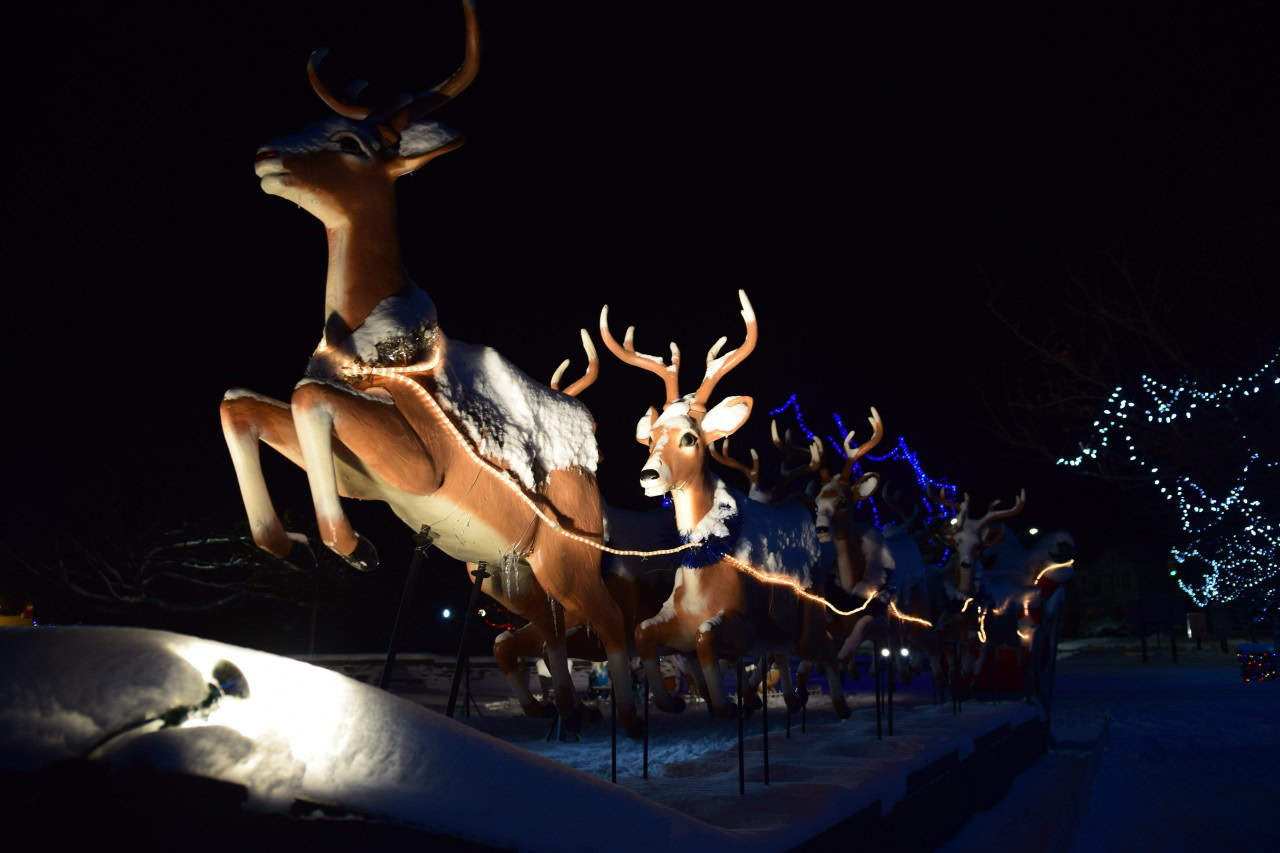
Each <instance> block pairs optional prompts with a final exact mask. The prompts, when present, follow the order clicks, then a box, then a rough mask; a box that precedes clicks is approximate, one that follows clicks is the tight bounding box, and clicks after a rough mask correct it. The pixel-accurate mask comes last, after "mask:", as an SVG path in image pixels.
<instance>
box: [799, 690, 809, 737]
mask: <svg viewBox="0 0 1280 853" xmlns="http://www.w3.org/2000/svg"><path fill="white" fill-rule="evenodd" d="M808 692H809V691H808V688H805V693H808ZM808 709H809V703H808V702H805V703H804V704H803V705H801V706H800V734H804V732H805V714H806V713H807V712H808Z"/></svg>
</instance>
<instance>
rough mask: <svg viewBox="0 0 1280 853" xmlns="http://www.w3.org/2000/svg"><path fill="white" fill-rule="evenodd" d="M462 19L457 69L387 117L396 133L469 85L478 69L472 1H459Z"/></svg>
mask: <svg viewBox="0 0 1280 853" xmlns="http://www.w3.org/2000/svg"><path fill="white" fill-rule="evenodd" d="M462 18H463V21H464V22H465V24H466V52H465V53H464V54H463V56H462V64H461V65H459V66H458V69H457V70H456V71H454V72H453V73H452V74H450V75H449V76H448V77H446V78H445V79H444V80H442V81H441V82H439V83H437V84H436V85H435V86H432V87H431V88H430V89H428V90H427V91H425V92H423V93H421V94H419V95H418V96H417V97H415V98H414V99H413V100H412V101H410V102H409V103H407V104H405V105H404V106H402V107H401V108H400V109H398V110H396V112H395V113H393V114H392V115H391V116H389V117H388V118H387V121H386V123H387V125H389V126H390V127H391V128H392V129H393V130H395V131H396V132H397V133H399V132H400V131H402V130H404V129H405V128H406V127H408V126H409V122H411V121H416V120H418V119H421V118H424V117H425V116H427V115H430V114H431V113H433V112H435V111H436V110H438V109H440V107H442V106H444V105H445V104H447V103H449V101H451V100H453V99H454V98H455V97H457V96H458V95H459V94H461V93H462V91H463V90H464V89H466V88H467V87H468V86H470V85H471V81H472V80H474V79H476V74H478V73H479V71H480V27H479V25H478V24H477V23H476V5H475V3H474V2H473V0H462Z"/></svg>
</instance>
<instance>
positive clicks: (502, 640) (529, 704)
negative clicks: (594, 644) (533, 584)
mask: <svg viewBox="0 0 1280 853" xmlns="http://www.w3.org/2000/svg"><path fill="white" fill-rule="evenodd" d="M543 643H544V640H543V637H542V632H541V631H539V630H538V628H537V626H536V625H534V624H533V623H532V622H530V623H529V624H528V625H525V626H524V627H523V628H517V629H516V630H515V631H503V632H502V633H501V634H499V635H498V637H497V639H495V640H494V641H493V656H494V657H495V658H496V659H497V661H498V668H499V669H501V670H502V674H503V675H504V676H506V679H507V681H508V682H509V683H510V684H511V692H512V693H514V694H515V697H516V701H517V702H519V703H520V709H521V710H523V711H524V713H525V716H528V717H534V718H543V719H544V718H546V717H551V716H554V715H555V708H554V707H553V706H552V705H551V703H550V702H539V701H538V700H537V699H534V698H533V694H532V693H530V692H529V670H528V668H527V666H526V664H525V663H524V661H525V660H527V659H529V658H536V657H539V656H541V654H542V646H543Z"/></svg>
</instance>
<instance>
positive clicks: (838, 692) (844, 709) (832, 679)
mask: <svg viewBox="0 0 1280 853" xmlns="http://www.w3.org/2000/svg"><path fill="white" fill-rule="evenodd" d="M822 668H823V670H825V671H826V673H827V684H828V685H830V687H831V707H832V708H834V709H835V712H836V715H837V716H839V717H840V719H842V720H845V719H848V718H849V715H850V714H851V713H853V712H852V711H850V710H849V705H848V704H847V703H846V702H845V701H844V685H843V684H842V683H841V681H840V669H839V668H838V667H836V666H835V665H834V664H831V663H826V662H824V663H823V664H822Z"/></svg>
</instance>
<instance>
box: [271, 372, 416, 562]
mask: <svg viewBox="0 0 1280 853" xmlns="http://www.w3.org/2000/svg"><path fill="white" fill-rule="evenodd" d="M291 408H292V411H293V423H294V427H295V429H296V430H297V435H298V445H299V447H300V449H301V451H302V459H303V462H304V463H305V467H306V469H307V480H308V481H309V483H310V484H311V498H312V501H313V502H314V504H315V509H316V522H317V523H318V524H319V526H320V538H321V539H322V540H323V541H324V544H325V545H327V546H329V548H331V549H332V550H333V551H334V552H335V553H337V554H339V555H340V556H343V557H347V558H350V559H349V561H352V560H354V561H355V562H353V565H356V568H364V569H368V568H374V567H375V566H374V565H370V564H369V563H370V561H375V562H376V556H374V555H367V554H364V553H362V554H361V555H359V556H358V557H353V555H354V553H355V550H356V547H357V546H358V545H359V544H360V542H361V540H360V539H359V538H358V537H357V535H356V532H355V531H354V530H352V528H351V522H350V521H348V520H347V516H346V513H345V512H344V511H343V509H342V503H341V501H340V500H339V498H338V478H337V473H336V471H335V461H334V452H335V443H334V437H335V436H336V437H337V439H338V441H339V442H341V447H342V448H345V449H346V450H349V451H350V454H351V455H352V456H353V457H354V462H355V464H356V465H359V466H362V467H364V468H366V469H369V470H372V471H373V472H375V473H377V474H378V476H380V477H381V478H382V479H384V480H386V481H387V482H389V483H390V484H391V485H392V486H394V487H396V488H398V489H400V490H401V491H406V492H411V493H417V494H429V493H430V492H431V490H432V489H433V488H434V486H435V484H436V480H437V473H436V470H435V467H434V465H433V463H432V461H431V456H430V454H428V453H427V451H426V449H425V448H424V447H423V446H422V442H421V441H420V440H419V439H418V436H417V434H416V433H415V432H414V431H413V429H412V428H411V427H410V426H409V424H408V423H407V422H406V421H405V420H404V418H403V416H401V414H400V413H399V412H398V411H397V409H396V407H395V406H394V405H393V404H391V403H390V402H388V403H383V402H380V401H377V400H374V399H370V398H367V397H359V396H357V395H356V394H354V393H350V392H347V391H344V390H342V389H340V388H336V387H334V386H330V385H322V384H319V383H315V382H310V383H307V384H305V385H300V386H298V387H297V388H296V389H294V392H293V397H292V400H291ZM363 550H364V549H362V552H363ZM358 563H364V565H358Z"/></svg>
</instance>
